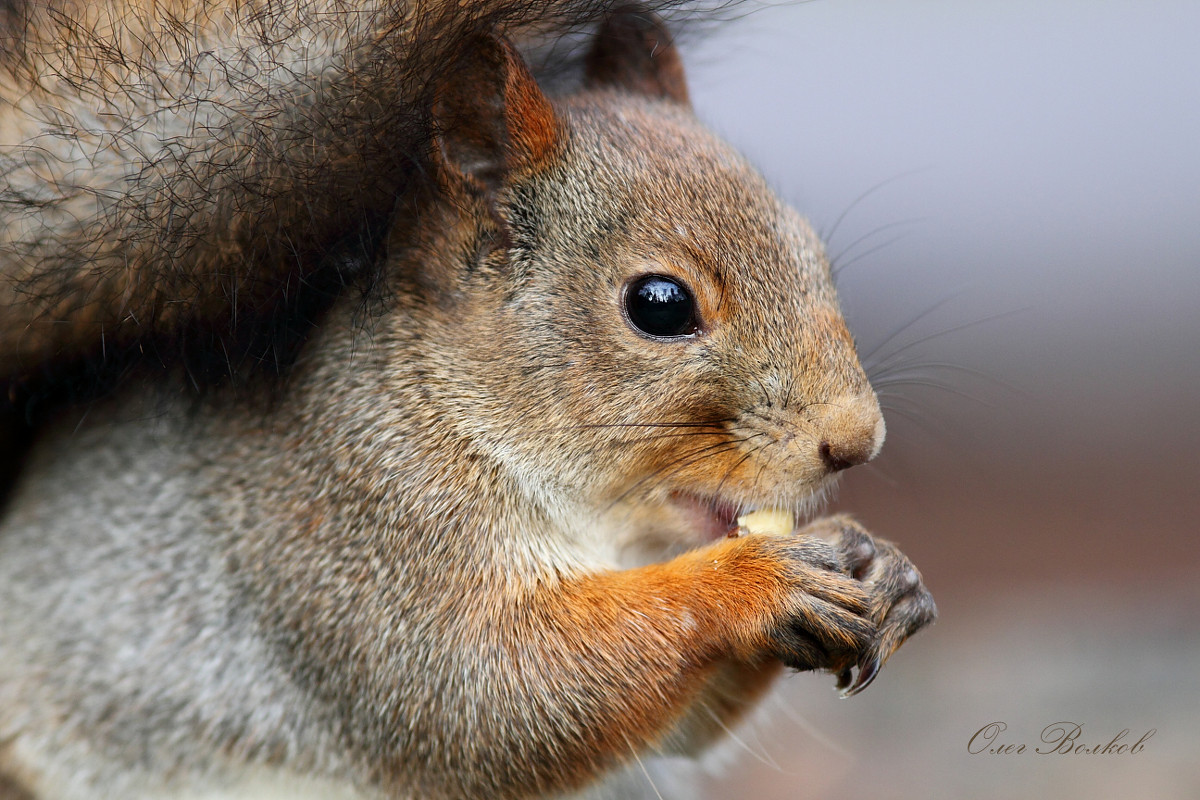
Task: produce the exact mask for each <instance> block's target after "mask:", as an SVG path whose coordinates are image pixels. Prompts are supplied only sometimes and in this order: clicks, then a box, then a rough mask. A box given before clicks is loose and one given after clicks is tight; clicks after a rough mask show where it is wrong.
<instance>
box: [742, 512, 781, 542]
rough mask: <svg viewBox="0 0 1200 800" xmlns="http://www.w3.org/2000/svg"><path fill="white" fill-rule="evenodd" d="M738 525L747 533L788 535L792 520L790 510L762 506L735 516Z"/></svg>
mask: <svg viewBox="0 0 1200 800" xmlns="http://www.w3.org/2000/svg"><path fill="white" fill-rule="evenodd" d="M737 522H738V527H739V528H745V529H746V532H747V533H765V534H769V535H771V536H790V535H791V533H792V527H793V520H792V513H791V512H790V511H783V510H782V509H778V508H764V509H762V510H760V511H751V512H750V513H749V514H743V515H742V516H740V517H738V518H737Z"/></svg>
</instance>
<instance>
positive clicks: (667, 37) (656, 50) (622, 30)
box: [585, 5, 691, 106]
mask: <svg viewBox="0 0 1200 800" xmlns="http://www.w3.org/2000/svg"><path fill="white" fill-rule="evenodd" d="M585 75H586V78H587V82H588V84H589V85H591V86H615V87H618V88H621V89H626V90H628V91H630V92H634V93H637V94H643V95H647V96H649V97H655V98H663V99H666V100H674V101H675V102H676V103H679V104H681V105H685V106H690V105H691V100H690V99H689V97H688V88H687V80H686V79H685V78H684V76H683V61H682V60H681V59H680V58H679V51H678V50H676V49H675V45H674V44H673V42H672V40H671V34H670V33H669V32H668V31H667V28H666V25H664V24H663V21H662V20H661V19H659V18H658V16H657V15H656V14H654V13H653V12H651V11H649V10H648V9H646V8H644V7H642V6H639V5H626V6H621V7H619V8H617V9H616V10H614V11H613V12H612V14H611V15H610V16H609V17H608V19H607V20H606V21H605V23H604V25H603V26H602V27H601V28H600V31H599V32H598V33H597V34H596V38H595V40H594V41H593V42H592V49H591V51H590V52H589V53H588V54H587V60H586V62H585Z"/></svg>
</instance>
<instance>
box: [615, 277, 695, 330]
mask: <svg viewBox="0 0 1200 800" xmlns="http://www.w3.org/2000/svg"><path fill="white" fill-rule="evenodd" d="M625 315H626V316H627V317H628V319H629V322H630V323H631V324H632V325H633V327H635V328H637V329H638V330H639V331H641V332H642V333H644V334H646V335H647V336H653V337H655V338H658V339H669V338H674V337H677V336H688V335H690V334H693V333H695V332H696V327H697V325H696V303H695V301H694V300H693V299H692V295H691V292H689V291H688V290H687V287H685V286H684V285H683V284H682V283H680V282H679V281H676V280H674V279H672V278H664V277H663V276H662V275H646V276H645V277H642V278H638V279H637V280H635V281H634V282H633V283H631V284H629V287H628V288H627V289H626V291H625Z"/></svg>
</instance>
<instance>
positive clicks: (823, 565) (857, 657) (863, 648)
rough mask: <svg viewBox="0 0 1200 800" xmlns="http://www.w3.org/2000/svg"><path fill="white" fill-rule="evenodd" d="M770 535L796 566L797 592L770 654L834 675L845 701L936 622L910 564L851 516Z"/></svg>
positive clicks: (793, 664) (931, 604) (926, 593)
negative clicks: (789, 533)
mask: <svg viewBox="0 0 1200 800" xmlns="http://www.w3.org/2000/svg"><path fill="white" fill-rule="evenodd" d="M818 537H819V538H818ZM770 538H771V541H770V544H772V545H776V546H780V547H782V548H784V549H786V551H787V552H786V553H781V554H780V555H782V556H783V557H784V559H785V560H787V561H789V562H790V563H793V564H796V565H797V568H798V569H797V574H796V575H795V583H794V585H795V586H796V587H797V588H798V589H799V590H800V591H799V592H798V593H797V594H795V595H794V596H793V600H792V602H791V603H790V604H789V608H788V613H787V617H786V621H785V622H784V623H783V624H781V625H778V626H777V627H776V628H775V630H774V631H773V632H772V635H771V639H772V642H773V646H772V648H771V650H772V651H773V654H774V655H775V656H776V657H777V658H779V659H780V660H781V661H783V662H784V663H785V664H786V665H788V666H789V667H792V668H794V669H797V670H815V669H826V670H829V671H831V672H833V673H834V674H836V675H837V676H838V681H837V688H838V689H840V690H841V693H842V696H843V697H850V696H852V695H855V694H858V693H859V692H861V691H862V690H863V689H865V688H867V686H869V685H870V684H871V682H872V681H873V680H874V679H875V677H876V675H878V674H879V670H880V668H881V667H882V666H883V664H884V662H886V661H887V659H888V658H889V657H890V656H891V655H892V653H894V652H895V651H896V649H897V648H898V647H899V646H900V645H901V644H902V643H903V642H904V640H905V639H907V638H908V637H909V636H911V635H912V634H914V633H916V632H917V631H918V630H920V629H921V628H923V627H925V626H926V625H928V624H930V623H931V622H933V621H934V619H935V618H936V617H937V607H936V605H935V604H934V602H933V596H932V595H931V594H930V593H929V590H928V589H926V588H925V584H924V583H923V582H922V580H921V574H920V573H919V572H918V571H917V569H916V567H914V566H913V565H912V562H911V561H909V560H908V558H907V557H905V556H904V554H903V553H901V552H900V550H899V549H897V548H896V546H895V545H893V544H892V543H891V542H888V541H886V540H883V539H879V538H876V537H874V536H872V535H871V534H869V533H867V531H866V530H865V529H864V528H863V527H862V526H861V525H859V524H858V523H857V522H855V521H854V520H852V519H850V518H849V517H844V516H836V517H829V518H826V519H822V520H818V521H817V522H815V523H813V524H812V525H810V526H808V527H807V528H805V529H804V530H803V531H801V532H800V533H799V534H798V535H797V536H794V537H788V538H786V539H781V538H776V537H770ZM763 544H767V542H763ZM797 562H799V563H797ZM855 669H857V675H855Z"/></svg>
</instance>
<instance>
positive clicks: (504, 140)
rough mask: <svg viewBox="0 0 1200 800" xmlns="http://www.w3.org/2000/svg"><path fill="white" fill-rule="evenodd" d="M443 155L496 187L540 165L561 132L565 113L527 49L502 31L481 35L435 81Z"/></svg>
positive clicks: (473, 179)
mask: <svg viewBox="0 0 1200 800" xmlns="http://www.w3.org/2000/svg"><path fill="white" fill-rule="evenodd" d="M433 126H434V131H435V137H434V139H435V141H434V144H435V154H434V155H435V158H437V159H439V160H440V162H441V164H442V167H443V168H444V169H446V170H448V171H449V172H450V173H452V174H457V175H459V176H460V177H462V178H465V179H467V181H468V182H470V183H472V184H474V185H476V186H477V187H478V188H481V189H483V190H485V191H488V192H493V193H494V192H495V191H497V190H498V189H499V188H500V185H501V184H502V183H503V181H504V179H505V177H506V176H507V175H508V174H510V173H512V172H515V171H519V170H523V169H527V168H530V167H533V166H536V165H537V164H538V163H540V162H541V161H543V160H544V159H545V158H546V157H548V156H549V154H550V152H551V151H552V150H553V149H554V148H555V146H556V145H557V143H558V138H559V133H558V130H559V126H558V120H557V118H556V117H555V115H554V109H553V108H552V107H551V106H550V101H549V100H548V99H547V98H546V96H545V95H544V94H543V93H542V90H541V88H539V87H538V85H537V81H536V80H534V78H533V75H532V74H530V72H529V68H528V67H527V66H525V62H524V60H523V59H522V58H521V56H520V54H518V53H517V51H516V50H515V49H514V48H513V46H512V45H511V44H509V43H508V42H507V41H506V40H504V39H502V38H500V37H497V36H485V37H480V38H479V39H477V40H476V41H474V42H472V43H471V44H469V45H468V46H467V47H466V48H464V55H463V57H462V58H461V59H459V60H458V61H457V62H456V64H455V66H454V68H453V69H452V70H451V71H449V72H448V73H447V74H446V75H445V76H444V77H443V79H442V80H441V81H440V82H439V85H438V86H437V87H436V89H435V95H434V102H433Z"/></svg>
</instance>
